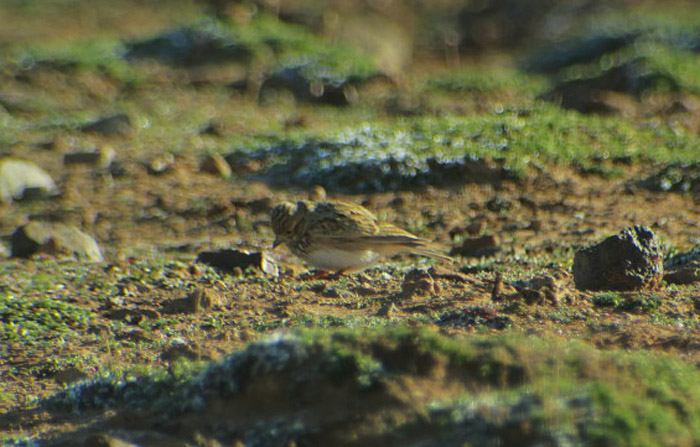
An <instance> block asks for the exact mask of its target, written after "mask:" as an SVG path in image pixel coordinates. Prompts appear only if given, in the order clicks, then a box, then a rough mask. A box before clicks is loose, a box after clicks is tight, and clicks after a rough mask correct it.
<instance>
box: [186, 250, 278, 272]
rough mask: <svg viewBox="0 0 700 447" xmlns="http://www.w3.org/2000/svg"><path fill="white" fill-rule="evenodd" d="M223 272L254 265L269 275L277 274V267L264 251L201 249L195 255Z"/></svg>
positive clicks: (199, 259) (198, 259) (199, 260)
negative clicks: (201, 250)
mask: <svg viewBox="0 0 700 447" xmlns="http://www.w3.org/2000/svg"><path fill="white" fill-rule="evenodd" d="M196 262H202V263H204V264H207V265H210V266H212V267H214V268H217V269H220V270H223V271H225V272H229V273H231V272H233V270H234V268H236V267H238V268H239V269H241V270H245V269H246V268H248V267H254V268H256V269H258V270H260V271H262V272H263V273H265V274H267V275H271V276H279V268H278V267H277V264H276V263H275V261H274V260H272V259H271V258H270V257H269V256H268V255H267V253H265V252H259V251H256V252H252V253H251V252H248V251H243V250H219V251H203V252H201V253H199V254H198V255H197V261H196Z"/></svg>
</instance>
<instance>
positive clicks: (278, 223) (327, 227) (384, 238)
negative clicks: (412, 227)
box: [270, 200, 452, 272]
mask: <svg viewBox="0 0 700 447" xmlns="http://www.w3.org/2000/svg"><path fill="white" fill-rule="evenodd" d="M270 218H271V223H272V230H273V231H274V232H275V236H276V239H275V243H274V246H275V247H276V246H277V245H280V244H287V245H288V246H289V248H290V250H291V251H292V253H294V254H295V255H296V256H298V257H300V258H301V259H303V260H304V261H306V262H308V263H309V264H311V265H312V266H314V267H316V268H318V269H320V270H328V271H337V272H347V271H353V270H362V269H364V268H366V267H369V266H371V265H372V264H374V263H375V262H377V261H378V260H379V259H381V258H383V257H386V256H392V255H395V254H397V253H400V252H404V251H408V252H411V253H416V254H420V255H423V256H430V257H433V258H436V259H440V260H443V261H450V262H451V261H452V259H451V258H450V257H448V256H445V255H444V254H442V253H440V252H439V251H438V249H436V247H434V246H433V245H432V244H431V243H430V242H429V241H427V240H425V239H422V238H419V237H418V236H415V235H413V234H411V233H409V232H408V231H406V230H402V229H401V228H399V227H397V226H395V225H392V224H390V223H388V222H382V221H380V220H378V219H377V218H376V217H375V216H374V214H372V213H371V212H370V211H369V210H367V209H366V208H364V207H362V206H360V205H356V204H353V203H347V202H339V201H328V202H326V201H322V202H309V201H305V200H302V201H299V202H297V203H296V204H293V203H290V202H283V203H280V204H279V205H277V206H275V207H274V208H273V209H272V212H271V214H270Z"/></svg>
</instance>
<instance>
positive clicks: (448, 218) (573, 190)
mask: <svg viewBox="0 0 700 447" xmlns="http://www.w3.org/2000/svg"><path fill="white" fill-rule="evenodd" d="M424 65H427V63H425V64H424ZM2 76H3V77H4V78H3V79H5V81H7V84H5V86H6V87H5V90H4V91H5V92H6V93H7V92H8V91H9V92H14V93H16V94H17V95H20V96H21V95H22V94H26V93H28V92H29V94H37V93H36V90H35V89H37V88H38V87H37V86H44V87H45V88H46V92H48V93H46V94H47V95H48V96H49V97H51V98H53V99H52V100H54V101H57V102H61V103H62V104H64V106H65V107H66V109H68V110H73V111H75V110H79V109H81V107H83V106H85V105H86V104H87V105H88V108H91V110H100V111H101V113H102V111H104V110H105V109H109V105H111V104H112V103H114V102H119V101H122V103H126V104H127V105H126V108H131V109H138V108H139V107H141V108H142V109H141V110H147V111H152V110H160V109H159V108H163V109H165V108H168V107H172V108H173V110H175V112H173V113H172V114H171V115H169V116H171V117H172V119H173V120H179V119H181V116H182V115H185V114H186V113H188V111H190V110H192V109H198V108H205V110H206V113H204V115H205V118H206V119H205V118H202V119H199V120H198V121H197V123H196V124H197V126H198V125H200V124H202V123H205V122H206V121H207V119H208V117H211V116H213V115H215V116H217V120H215V121H216V123H217V125H221V126H222V128H223V129H224V131H223V135H220V134H219V135H217V134H216V132H214V135H211V134H207V133H201V132H198V131H192V132H190V135H189V137H188V138H187V139H186V140H184V141H183V139H179V141H173V139H174V138H175V137H173V136H172V135H157V134H155V133H147V131H146V130H144V129H148V128H149V126H148V125H147V124H144V123H143V122H142V121H139V122H137V123H136V124H134V127H135V128H136V130H135V131H133V132H132V133H131V134H130V135H127V136H104V135H99V134H87V133H81V132H79V131H76V130H75V129H74V128H71V129H63V128H61V127H60V126H53V127H52V125H51V124H50V123H49V124H46V123H43V124H42V125H37V126H36V127H35V128H30V129H29V130H28V131H27V130H26V129H24V130H23V131H22V132H25V133H20V136H19V137H18V138H17V141H15V144H14V145H10V146H8V147H9V149H8V151H7V152H9V153H11V154H12V155H14V156H22V157H23V158H27V159H30V160H32V161H33V162H35V163H36V164H38V165H39V166H42V167H43V168H44V169H45V170H46V171H47V172H48V173H49V174H51V176H52V177H53V178H54V179H56V180H57V184H58V189H59V191H60V194H59V195H57V196H54V197H50V198H46V199H41V200H33V201H22V202H16V203H3V204H0V233H2V234H3V235H4V236H5V237H4V242H5V244H4V247H5V252H6V253H5V254H7V255H8V256H7V257H6V258H5V259H3V260H2V261H1V266H0V268H1V269H2V272H1V273H0V290H2V291H3V292H4V293H6V294H9V295H17V296H18V297H22V298H23V299H26V300H33V299H41V298H49V299H51V300H56V301H62V302H65V303H69V304H70V305H71V306H74V307H76V308H78V309H81V310H82V311H83V312H84V313H85V315H87V318H88V320H89V322H88V323H86V324H82V323H75V324H74V325H73V327H70V324H72V323H67V324H68V326H67V327H68V329H65V328H64V329H65V330H63V329H62V331H63V332H61V331H57V332H51V331H47V333H46V334H44V335H41V336H37V335H33V336H32V337H33V338H32V339H31V341H30V342H28V341H27V339H24V338H13V337H8V338H7V339H6V340H3V341H2V343H3V350H2V353H3V356H2V358H1V359H0V381H1V383H2V390H1V391H2V393H0V413H2V414H4V416H2V417H0V433H5V434H7V435H12V434H17V435H20V434H26V433H30V434H41V435H42V436H47V439H48V438H51V437H52V436H58V435H60V434H65V433H69V432H71V431H72V430H76V429H78V428H80V427H84V426H86V425H88V424H89V423H90V421H88V420H86V419H85V416H84V415H75V414H56V413H49V412H47V411H46V410H45V409H43V408H42V407H40V406H37V402H38V399H42V398H46V397H48V396H50V395H52V394H54V393H56V392H57V391H59V390H61V389H63V388H64V387H65V386H66V385H70V384H73V383H75V382H77V381H78V380H82V379H87V378H92V377H97V376H99V375H101V374H105V373H106V372H108V371H117V372H118V373H120V374H123V375H124V376H130V375H137V376H138V375H139V374H142V373H146V372H148V371H152V370H156V369H165V370H167V369H168V368H170V367H172V365H173V363H175V362H176V360H177V359H178V358H180V357H184V358H186V359H188V360H191V361H194V362H198V361H210V360H221V359H222V358H224V357H225V356H226V355H227V354H230V353H231V352H234V351H236V350H238V349H240V348H241V347H243V346H245V345H246V344H248V343H249V342H251V341H254V340H258V339H260V338H262V337H264V336H267V335H269V334H272V333H275V332H276V331H279V330H280V329H286V328H304V327H315V328H336V327H351V328H362V327H384V326H400V325H407V326H410V327H427V328H430V329H432V330H435V331H439V332H440V333H442V334H446V335H449V336H451V337H455V338H457V337H469V336H470V335H472V334H522V335H543V336H547V337H555V338H563V339H577V340H582V341H584V342H586V343H589V344H591V345H593V346H596V347H599V348H603V349H623V350H642V349H645V350H646V349H648V350H652V351H658V352H665V353H671V354H672V355H674V356H677V357H678V358H680V359H683V360H684V361H687V362H689V363H691V364H698V365H700V349H699V347H700V335H698V332H697V328H698V309H700V307H698V303H700V286H698V283H697V282H695V283H691V284H685V285H677V284H669V283H662V285H661V286H660V287H659V288H658V289H655V290H643V291H635V292H619V293H615V294H614V296H612V295H610V294H609V295H607V296H606V295H603V296H602V298H601V294H600V293H592V292H584V291H580V290H577V289H576V288H575V287H574V282H573V277H572V273H571V266H572V262H573V256H574V253H575V251H576V250H578V249H580V248H583V247H586V246H589V245H592V244H595V243H598V242H600V241H602V240H603V239H604V238H606V237H608V236H610V235H613V234H616V233H618V232H619V231H620V230H622V229H624V228H626V227H629V226H632V225H645V226H648V227H649V228H651V229H652V230H653V231H654V232H655V233H656V235H657V236H658V237H659V238H660V239H661V240H662V242H663V243H664V244H665V246H666V248H667V250H668V251H669V252H682V251H685V250H690V249H691V248H693V247H694V246H696V245H697V243H698V234H699V233H700V201H699V200H698V196H697V194H695V195H693V193H676V192H655V191H652V190H650V189H647V188H645V187H644V186H643V185H641V184H640V180H642V179H645V178H647V177H648V176H649V175H651V174H652V173H654V172H656V171H658V170H659V169H661V168H662V166H660V165H657V164H654V163H652V162H642V163H639V164H628V163H627V162H626V161H624V160H618V161H613V160H609V161H605V162H601V163H604V164H605V166H606V167H607V168H611V169H612V168H614V169H615V172H617V173H618V174H617V175H615V176H606V175H599V174H597V173H585V172H583V170H582V169H580V168H577V167H572V166H567V165H563V164H552V165H548V166H546V167H545V168H542V169H541V170H534V169H533V170H531V171H530V172H528V173H527V174H526V176H525V177H524V178H522V179H519V180H511V179H498V178H494V179H492V180H491V181H490V182H487V183H475V182H473V179H469V178H465V179H463V181H460V182H455V184H452V185H450V186H442V187H432V186H429V187H425V188H416V189H415V190H402V191H394V192H382V193H373V194H367V195H342V194H335V193H333V192H332V191H331V192H325V191H324V193H325V194H327V197H328V198H329V199H337V200H345V201H351V202H355V203H360V204H363V205H364V206H366V207H367V208H368V209H370V210H371V211H373V212H374V213H375V214H376V215H378V216H379V217H380V218H381V219H383V220H386V221H389V222H392V223H394V224H396V225H398V226H401V227H402V228H406V229H409V230H410V231H413V232H415V233H416V234H418V235H419V236H421V237H424V238H426V239H430V240H433V241H436V242H437V243H438V244H440V245H441V246H442V247H444V248H445V250H446V251H451V250H453V249H456V248H458V247H460V246H461V245H462V242H463V240H464V239H468V238H476V237H480V236H486V237H487V238H486V240H488V241H489V242H488V248H489V249H490V250H491V252H490V254H489V255H488V256H483V257H480V256H478V257H468V256H461V255H459V254H457V255H455V256H454V259H455V262H454V263H453V264H440V263H439V262H437V261H434V260H427V259H424V258H419V257H413V256H409V255H400V256H398V257H396V258H393V259H390V260H387V261H386V262H384V263H382V264H379V265H377V266H374V267H372V268H370V269H368V270H366V271H364V272H361V273H356V274H349V275H345V276H342V277H340V278H330V279H329V278H317V277H315V276H313V275H312V274H310V273H309V271H308V267H307V266H305V265H304V264H303V263H302V262H301V261H300V260H298V259H296V258H295V257H294V256H293V255H292V254H291V253H290V252H289V251H288V249H287V248H286V247H280V248H277V249H275V250H272V248H271V245H272V241H273V239H274V235H273V233H272V230H271V229H270V226H269V211H270V209H271V208H272V206H274V204H276V203H277V202H280V201H282V200H297V199H307V198H314V197H317V196H318V194H319V191H318V190H315V189H313V188H310V189H301V188H293V187H290V188H285V189H282V188H279V187H277V186H274V185H271V184H269V183H266V182H264V181H261V180H256V179H255V178H254V177H253V176H249V175H248V174H249V172H238V171H234V173H233V175H232V176H231V177H230V178H227V177H224V176H222V175H220V173H216V172H213V173H212V172H205V171H204V170H203V169H202V168H201V166H202V161H203V160H204V158H205V155H204V154H205V153H206V152H207V151H206V149H208V148H211V147H217V148H222V147H228V146H229V144H230V143H228V140H227V139H228V138H232V136H233V137H234V138H235V137H236V136H239V135H244V134H246V133H251V134H254V135H257V136H259V135H261V134H265V133H266V132H268V131H269V132H270V133H275V132H280V133H282V134H284V132H285V131H286V130H287V129H286V127H292V128H294V127H302V128H304V129H307V130H314V129H317V128H318V129H323V128H326V127H327V126H329V123H333V122H334V120H336V119H337V117H338V116H339V115H340V114H341V113H340V112H338V111H337V110H335V109H332V110H329V109H325V108H320V107H319V108H315V107H312V106H308V105H300V106H298V107H291V111H290V108H287V109H285V110H282V111H275V110H272V108H271V107H266V106H265V105H261V104H259V103H258V102H257V101H255V100H252V99H251V98H248V97H246V96H245V95H244V94H241V93H240V92H232V91H231V90H229V89H227V90H226V92H227V93H226V94H225V96H221V95H219V93H220V92H219V90H216V88H218V87H216V88H215V87H212V86H210V85H205V86H201V85H197V86H194V87H192V86H188V87H187V89H189V90H185V89H183V87H182V84H181V83H180V82H178V80H177V77H176V76H175V75H172V76H173V77H172V78H168V77H167V76H164V79H166V80H167V79H170V80H171V81H172V84H168V83H167V82H163V83H160V84H158V87H152V88H151V87H148V88H144V90H143V91H138V90H137V91H130V92H127V93H125V92H124V90H122V89H123V86H121V85H119V84H118V83H117V82H115V81H114V80H113V79H111V78H109V77H108V76H100V75H95V74H91V73H87V72H79V73H77V74H76V73H73V72H71V71H70V69H67V71H62V69H56V68H55V67H43V68H41V67H40V68H38V69H37V70H36V71H32V72H31V73H28V74H25V76H27V78H26V79H17V77H16V76H14V75H13V74H8V73H4V74H2ZM76 79H77V80H76ZM379 88H380V89H381V88H386V89H389V88H391V89H393V88H395V87H394V86H391V87H388V86H383V87H379ZM31 92H34V93H31ZM392 92H393V90H392ZM383 94H385V95H386V96H387V97H388V96H390V94H389V93H387V92H383ZM392 94H393V93H392ZM379 96H382V94H380V95H379ZM407 96H408V94H407ZM475 96H478V95H476V94H475ZM8 97H9V96H5V97H4V98H5V99H6V101H5V103H6V105H5V108H7V103H8V100H7V98H8ZM382 97H384V96H382ZM10 99H12V98H10ZM502 99H503V98H497V99H493V98H491V99H487V100H485V101H484V102H481V101H480V98H478V97H476V98H474V97H472V98H471V99H464V98H462V99H455V100H454V101H453V102H452V103H451V104H447V105H446V107H447V108H448V109H449V111H450V112H452V113H464V114H469V113H475V112H478V111H479V110H480V109H481V108H484V109H487V108H491V107H492V105H493V103H497V102H499V101H500V100H502ZM9 102H10V103H11V102H12V101H9ZM458 103H459V104H458ZM465 104H467V105H465ZM459 107H463V109H460V108H459ZM33 113H36V114H37V115H39V114H40V113H39V112H35V111H22V110H19V111H15V112H13V113H11V115H13V116H21V117H23V119H25V120H26V121H29V122H31V121H32V119H33V118H32V117H33ZM153 113H154V114H155V112H153ZM224 113H225V114H224ZM353 113H357V114H358V115H359V114H362V113H363V112H361V111H360V112H353ZM102 114H104V113H102ZM145 114H147V113H145ZM136 115H138V114H136ZM166 115H167V114H166ZM370 115H371V114H370ZM687 115H688V117H689V118H688V119H689V120H690V121H691V124H688V125H687V126H686V127H688V128H693V126H694V125H696V124H697V122H698V120H697V116H696V115H697V114H695V115H693V113H691V112H689V113H687ZM251 117H253V118H251ZM200 118H201V117H200ZM385 118H386V117H385ZM338 119H340V120H342V119H343V118H338ZM249 120H250V121H249ZM353 120H355V121H358V120H357V116H355V117H353V118H350V119H348V121H349V122H352V121H353ZM135 121H137V120H135ZM250 122H253V125H252V126H248V124H250ZM197 126H195V125H192V127H193V128H196V127H197ZM144 135H146V136H147V137H146V138H142V137H143V136H144ZM179 136H180V135H179V134H178V135H177V137H179ZM182 146H186V147H189V150H180V149H181V148H182ZM108 147H109V148H113V149H114V150H115V152H116V158H115V160H116V162H118V165H119V167H120V170H121V171H120V172H119V173H118V175H117V174H115V172H114V171H109V170H105V169H103V168H100V167H97V166H95V165H92V164H71V165H67V164H64V162H63V160H64V158H63V157H64V155H65V154H67V153H71V152H76V151H82V150H85V149H93V148H97V149H100V150H105V148H108ZM173 147H176V148H177V149H178V150H173ZM221 152H224V153H225V152H226V151H224V150H222V151H221ZM167 153H174V154H175V155H174V156H173V159H172V163H171V165H170V167H169V169H167V170H166V171H165V172H163V173H155V172H154V171H153V169H152V166H153V161H154V159H156V158H157V157H160V156H163V155H164V154H167ZM28 220H49V221H60V222H65V223H70V224H74V225H77V226H78V227H79V228H81V229H82V230H83V231H85V232H86V233H87V234H89V235H91V236H93V237H94V238H95V239H96V240H97V241H98V243H99V245H100V247H101V248H102V250H103V252H104V257H105V261H104V262H102V263H88V262H81V261H78V260H75V259H74V258H73V257H71V256H68V257H66V256H64V255H60V254H59V255H54V254H51V253H40V254H37V255H35V256H33V257H32V258H30V259H21V258H12V257H10V256H9V242H8V241H9V236H10V235H11V234H12V232H13V231H14V230H15V229H16V228H17V226H19V225H21V224H23V223H25V222H27V221H28ZM223 249H240V250H250V251H262V252H264V253H265V255H266V256H269V257H270V258H271V259H273V260H274V261H275V262H276V263H277V264H278V266H279V275H277V276H274V275H269V274H264V273H262V272H261V271H260V270H259V269H257V268H251V269H247V270H236V271H229V272H221V271H216V270H214V269H212V268H211V267H209V266H206V265H204V264H202V263H197V262H195V260H196V257H197V255H198V253H200V252H203V251H211V250H223ZM533 280H534V281H533ZM538 281H539V283H546V284H548V285H547V286H546V287H544V288H538V287H534V286H533V285H532V284H534V283H538ZM533 289H534V290H533ZM604 299H609V300H610V302H611V303H612V304H605V303H603V301H604ZM601 303H602V304H601ZM625 303H626V305H625ZM630 303H631V304H630ZM0 322H3V321H2V320H0Z"/></svg>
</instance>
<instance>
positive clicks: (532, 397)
mask: <svg viewBox="0 0 700 447" xmlns="http://www.w3.org/2000/svg"><path fill="white" fill-rule="evenodd" d="M443 369H444V370H445V371H448V372H449V374H450V375H451V376H452V377H455V378H457V383H459V384H460V385H459V386H460V387H461V388H462V389H463V390H464V391H463V394H461V395H459V396H455V397H454V398H452V399H449V400H440V399H438V400H437V401H436V400H434V398H432V397H431V395H430V391H428V390H422V391H421V390H420V389H412V388H410V387H409V388H408V389H407V390H406V391H407V392H409V393H417V394H416V400H414V401H413V402H412V403H411V404H408V403H407V402H406V403H404V404H403V405H402V407H401V412H402V413H403V414H404V416H402V417H401V418H399V419H397V422H395V424H394V426H393V427H392V430H393V431H394V434H395V435H400V436H405V435H406V434H407V433H410V430H411V427H412V424H414V423H416V422H417V421H418V419H416V418H417V417H419V418H420V419H421V420H422V421H423V423H424V424H425V423H427V424H429V425H438V426H441V429H442V430H444V432H443V433H444V434H445V435H446V436H448V435H449V434H450V433H451V432H452V430H458V427H460V426H464V424H477V425H475V426H476V427H478V426H480V424H486V426H490V427H493V428H495V427H505V426H507V425H508V424H510V423H512V422H513V421H515V420H523V419H522V418H525V419H526V420H531V421H533V422H536V423H534V424H533V425H532V427H531V430H534V433H533V435H534V436H537V437H542V438H545V439H546V438H550V439H551V438H552V437H554V438H556V437H557V436H559V435H561V433H566V434H567V436H573V438H574V439H576V440H577V442H582V443H593V444H596V445H641V446H652V445H662V444H674V445H678V444H688V443H690V444H692V443H694V442H698V441H699V440H700V423H699V422H698V421H700V390H699V389H698V387H697V383H698V379H699V377H698V372H697V371H696V369H695V368H693V367H692V366H690V365H685V364H683V363H682V362H679V361H677V360H674V359H671V358H666V357H664V356H659V355H657V354H654V355H649V354H648V353H645V352H639V353H636V354H626V353H621V352H608V353H604V352H600V351H597V350H595V349H593V348H590V347H586V346H584V345H582V344H579V343H571V342H562V341H554V340H545V339H539V338H532V337H528V338H526V339H525V340H523V339H522V338H520V337H518V338H515V337H471V338H469V339H466V340H454V339H450V338H447V337H444V336H440V335H436V334H434V333H430V332H426V331H414V330H407V329H403V328H397V329H389V330H381V331H367V330H362V331H356V330H355V331H352V330H333V331H328V330H324V331H303V332H297V333H295V335H289V334H288V335H286V336H283V337H281V338H280V337H276V338H272V339H270V340H268V341H265V342H262V343H255V344H252V345H249V346H248V347H247V348H246V349H245V350H243V351H241V352H238V353H235V354H233V355H231V356H230V357H229V358H227V359H226V360H224V361H222V362H220V363H215V364H212V365H211V366H209V367H208V368H207V369H206V370H204V371H203V372H201V375H200V373H199V371H200V369H199V368H190V367H188V368H180V372H179V373H172V374H156V375H148V376H142V377H134V378H133V379H131V380H128V381H124V380H122V379H120V380H115V379H109V378H108V379H99V380H97V381H93V382H85V383H83V384H80V385H77V386H73V387H71V388H69V389H67V390H66V391H64V392H62V393H60V394H58V395H56V396H54V397H52V398H50V399H48V400H46V401H45V403H44V404H45V405H46V406H47V408H50V409H52V410H54V411H55V410H58V409H61V408H66V407H67V408H71V409H73V410H87V409H91V408H112V409H118V408H123V406H127V407H128V408H130V409H131V410H129V411H133V409H136V408H139V407H141V405H147V407H145V408H143V410H142V411H145V412H146V413H149V414H157V411H156V412H155V413H152V412H153V411H154V410H156V409H158V408H162V409H166V408H167V409H168V413H170V414H171V415H174V414H179V416H178V417H179V418H181V420H182V418H184V420H186V419H187V417H188V414H190V412H192V411H196V412H199V413H201V412H203V411H204V412H206V411H207V410H206V409H207V402H208V400H210V399H224V400H229V401H230V403H229V404H228V405H232V406H233V407H232V408H235V407H236V405H237V404H236V399H237V396H240V395H241V393H242V392H243V390H245V389H247V388H248V387H251V386H255V385H254V384H255V383H256V381H258V380H262V381H268V382H265V383H268V385H267V386H273V387H276V386H277V384H275V381H278V380H281V381H286V380H287V379H286V378H285V377H288V376H287V374H289V375H291V376H296V375H298V374H302V375H303V376H304V377H307V379H306V381H305V382H303V383H305V384H306V385H301V384H300V385H299V386H301V387H302V388H296V391H293V390H291V389H290V390H289V392H290V393H295V392H300V391H301V390H302V389H304V388H305V387H325V386H327V385H326V383H327V382H328V381H330V383H332V384H334V385H333V386H334V387H341V388H338V389H339V390H340V389H348V390H349V392H350V393H351V394H353V396H354V397H349V396H348V399H351V400H353V401H354V400H356V399H359V402H362V400H363V397H362V396H363V394H359V395H358V394H355V393H357V391H353V390H362V389H373V390H385V391H375V393H376V392H378V393H379V394H387V393H388V395H387V396H386V397H387V398H389V397H390V395H391V391H390V390H391V389H392V387H391V384H392V383H394V382H396V381H401V380H406V379H407V378H409V377H414V378H415V380H418V379H419V378H421V377H424V378H427V377H430V376H432V375H434V374H438V375H439V374H442V373H441V372H439V371H438V370H443ZM302 370H303V371H302ZM269 381H272V382H269ZM408 383H410V382H408ZM346 387H350V388H346ZM377 387H379V388H377ZM282 390H284V388H282ZM425 393H428V394H427V395H426V394H425ZM276 398H277V399H280V401H284V400H286V399H287V398H288V396H286V394H285V392H284V391H282V392H281V394H279V395H278V396H277V397H276ZM375 399H376V395H375ZM241 402H244V401H241ZM376 402H377V401H376V400H375V404H373V405H371V406H368V407H367V408H366V410H365V412H364V414H365V415H366V416H367V417H371V416H370V415H371V414H372V412H374V411H381V409H382V405H380V406H379V408H377V407H376ZM388 402H391V399H389V400H387V404H388ZM479 402H482V404H479ZM486 402H489V403H488V404H486ZM526 402H527V404H526ZM482 405H487V407H494V408H500V410H498V411H497V414H499V415H501V416H499V417H496V416H495V415H493V416H489V414H490V413H489V412H486V413H484V411H483V407H482ZM515 407H517V408H519V410H518V412H513V411H514V409H515ZM477 408H482V410H480V412H479V413H478V414H480V415H481V416H479V417H481V418H484V417H485V418H486V419H485V420H483V419H481V422H479V420H480V419H479V417H477V413H476V412H475V411H476V410H477ZM445 414H450V415H451V416H450V417H449V418H447V419H445V418H444V417H443V416H441V415H445ZM281 417H282V418H284V416H281ZM400 421H403V422H400ZM307 424H311V425H307ZM553 424H556V427H557V428H556V430H552V428H553V427H554V426H555V425H553ZM575 427H580V429H575ZM318 428H319V427H316V429H318ZM304 429H308V430H313V429H314V428H313V422H312V421H306V422H305V424H304ZM493 433H495V432H493V431H491V434H487V433H480V434H479V436H484V437H486V439H489V438H488V437H489V436H494V434H493Z"/></svg>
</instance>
